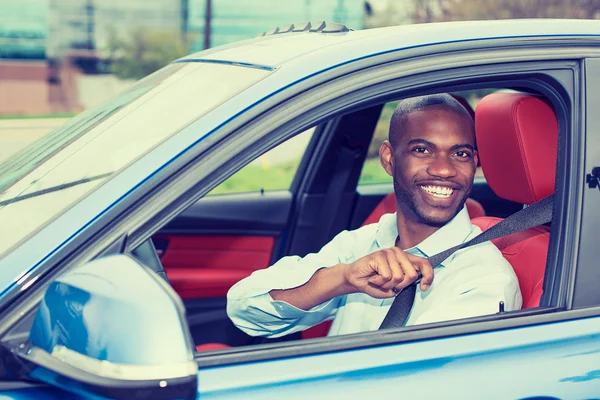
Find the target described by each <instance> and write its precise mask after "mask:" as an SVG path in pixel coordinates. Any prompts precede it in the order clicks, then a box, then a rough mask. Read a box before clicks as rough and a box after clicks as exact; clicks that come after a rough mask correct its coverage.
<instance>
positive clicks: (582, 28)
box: [178, 19, 600, 70]
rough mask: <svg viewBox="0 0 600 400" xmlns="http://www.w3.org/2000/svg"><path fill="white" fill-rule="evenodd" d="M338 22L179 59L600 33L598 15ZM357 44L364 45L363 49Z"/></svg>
mask: <svg viewBox="0 0 600 400" xmlns="http://www.w3.org/2000/svg"><path fill="white" fill-rule="evenodd" d="M334 26H335V27H336V28H337V27H342V29H331V31H332V32H331V33H319V32H316V33H313V32H287V33H278V34H271V35H265V36H262V37H258V38H255V39H249V40H245V41H241V42H237V43H234V44H231V45H226V46H220V47H217V48H214V49H209V50H205V51H201V52H198V53H194V54H191V55H189V56H187V57H184V58H182V59H180V60H178V61H179V62H182V61H206V62H222V63H231V64H237V65H246V66H250V67H256V68H264V69H271V70H273V69H277V68H278V67H280V66H282V65H283V64H285V63H288V62H290V61H292V60H295V59H298V58H301V57H302V58H310V59H313V60H314V62H315V63H316V64H319V63H320V64H322V65H323V66H326V65H327V64H330V63H331V62H332V61H334V60H335V61H336V62H344V61H350V60H353V59H356V57H359V58H362V57H369V56H373V55H376V54H381V53H386V52H391V51H397V50H403V49H407V48H414V47H422V46H428V45H434V44H443V43H456V42H468V41H481V40H493V39H508V38H528V37H529V38H536V37H537V38H542V37H557V36H561V37H582V36H590V37H596V38H600V21H598V20H564V19H563V20H560V19H530V20H524V19H520V20H500V21H461V22H444V23H432V24H414V25H402V26H394V27H388V28H377V29H368V30H362V31H345V32H344V30H345V27H343V26H342V25H339V24H334ZM352 49H358V52H357V51H352ZM317 69H318V68H317Z"/></svg>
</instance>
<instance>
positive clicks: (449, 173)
mask: <svg viewBox="0 0 600 400" xmlns="http://www.w3.org/2000/svg"><path fill="white" fill-rule="evenodd" d="M427 173H428V174H429V175H431V176H435V177H440V178H452V177H454V176H456V167H455V166H454V164H453V163H452V160H450V159H449V158H448V157H446V156H441V155H438V156H437V157H435V158H434V159H433V161H432V162H431V164H429V167H428V168H427Z"/></svg>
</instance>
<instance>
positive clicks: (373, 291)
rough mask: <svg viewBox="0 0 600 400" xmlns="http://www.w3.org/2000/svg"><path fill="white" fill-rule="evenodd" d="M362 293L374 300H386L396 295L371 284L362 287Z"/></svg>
mask: <svg viewBox="0 0 600 400" xmlns="http://www.w3.org/2000/svg"><path fill="white" fill-rule="evenodd" d="M363 292H364V293H366V294H368V295H369V296H371V297H374V298H376V299H387V298H390V297H395V296H396V293H395V292H394V291H392V290H383V289H382V288H381V287H380V286H376V285H374V284H372V283H368V284H367V285H366V286H365V287H364V289H363Z"/></svg>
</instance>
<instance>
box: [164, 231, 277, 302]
mask: <svg viewBox="0 0 600 400" xmlns="http://www.w3.org/2000/svg"><path fill="white" fill-rule="evenodd" d="M155 239H157V240H165V239H166V240H168V245H167V247H166V250H165V251H164V253H163V254H162V257H161V261H162V264H163V266H164V267H165V271H166V273H167V277H168V278H169V281H170V282H171V286H173V288H174V289H175V291H176V292H177V293H178V294H179V296H181V298H183V299H192V298H193V299H198V298H207V297H224V296H225V295H226V294H227V291H228V290H229V288H230V287H231V286H233V285H234V284H235V283H237V282H238V281H239V280H241V279H243V278H245V277H247V276H248V275H250V274H251V273H252V272H253V271H256V270H257V269H261V268H266V267H268V266H269V263H270V261H271V256H272V253H273V245H274V244H275V238H273V237H270V236H229V235H227V236H224V235H223V236H214V235H210V236H208V235H206V236H205V235H194V236H190V235H186V236H177V235H172V236H171V235H169V236H166V235H157V236H155Z"/></svg>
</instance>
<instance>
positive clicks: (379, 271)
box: [368, 252, 392, 287]
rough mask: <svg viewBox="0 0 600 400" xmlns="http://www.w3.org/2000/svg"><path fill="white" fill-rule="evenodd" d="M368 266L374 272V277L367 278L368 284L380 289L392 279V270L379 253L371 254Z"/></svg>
mask: <svg viewBox="0 0 600 400" xmlns="http://www.w3.org/2000/svg"><path fill="white" fill-rule="evenodd" d="M369 266H370V267H371V269H372V270H373V272H375V275H373V276H372V277H370V278H369V281H368V282H369V283H371V284H373V285H375V286H379V287H381V286H383V285H385V284H386V283H387V282H389V281H390V279H392V270H391V269H390V266H389V264H388V261H387V258H386V257H385V256H384V255H383V254H382V253H381V252H377V253H375V254H373V257H372V258H371V260H370V261H369Z"/></svg>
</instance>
